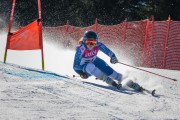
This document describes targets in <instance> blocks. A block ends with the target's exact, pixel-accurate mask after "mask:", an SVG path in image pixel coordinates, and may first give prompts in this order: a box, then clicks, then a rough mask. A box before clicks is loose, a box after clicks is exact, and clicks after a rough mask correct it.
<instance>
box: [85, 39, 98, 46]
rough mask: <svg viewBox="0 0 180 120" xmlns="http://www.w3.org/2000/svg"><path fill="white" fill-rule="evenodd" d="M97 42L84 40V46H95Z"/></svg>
mask: <svg viewBox="0 0 180 120" xmlns="http://www.w3.org/2000/svg"><path fill="white" fill-rule="evenodd" d="M96 44H97V41H95V40H86V45H96Z"/></svg>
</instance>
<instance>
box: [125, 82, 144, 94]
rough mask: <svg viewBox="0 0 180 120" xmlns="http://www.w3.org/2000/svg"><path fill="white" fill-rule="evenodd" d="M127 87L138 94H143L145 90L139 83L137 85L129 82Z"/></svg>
mask: <svg viewBox="0 0 180 120" xmlns="http://www.w3.org/2000/svg"><path fill="white" fill-rule="evenodd" d="M126 85H127V86H128V87H130V88H132V89H134V90H135V91H137V92H142V91H143V90H144V89H143V88H142V87H141V86H140V85H139V84H138V83H135V82H133V81H132V80H129V81H128V82H127V83H126Z"/></svg>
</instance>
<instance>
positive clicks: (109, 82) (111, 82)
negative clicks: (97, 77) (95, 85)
mask: <svg viewBox="0 0 180 120" xmlns="http://www.w3.org/2000/svg"><path fill="white" fill-rule="evenodd" d="M103 81H105V82H106V83H107V84H108V85H111V86H114V87H116V88H117V89H118V90H120V89H121V88H122V84H117V83H116V82H115V81H114V80H112V79H111V78H110V77H106V78H105V79H104V80H103Z"/></svg>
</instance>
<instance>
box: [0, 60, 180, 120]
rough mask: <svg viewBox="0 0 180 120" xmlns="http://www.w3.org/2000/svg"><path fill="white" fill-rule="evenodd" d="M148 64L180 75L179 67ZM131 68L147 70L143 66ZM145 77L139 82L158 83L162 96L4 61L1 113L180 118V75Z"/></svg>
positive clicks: (56, 119) (79, 119) (18, 118)
mask: <svg viewBox="0 0 180 120" xmlns="http://www.w3.org/2000/svg"><path fill="white" fill-rule="evenodd" d="M148 70H150V71H153V72H157V73H160V74H166V76H171V77H174V78H177V79H178V78H179V77H180V71H170V70H158V69H148ZM132 73H133V74H137V75H139V76H140V74H141V75H142V73H141V72H139V71H133V72H132V71H131V73H130V74H131V75H132V76H133V74H132ZM139 76H137V77H139ZM140 78H143V79H142V80H137V81H138V82H140V83H142V84H143V85H144V86H145V87H147V88H149V89H153V88H156V89H157V92H158V94H159V95H160V97H158V98H155V97H152V96H151V95H148V94H140V93H139V94H133V95H128V94H124V93H119V92H117V91H115V90H114V89H113V88H112V87H110V86H107V85H106V84H105V83H103V82H101V81H98V80H95V79H94V78H90V80H80V79H75V78H71V77H68V76H66V75H61V74H56V73H53V72H49V71H41V70H37V69H31V68H28V67H21V66H18V65H15V64H4V63H2V62H0V119H1V120H3V119H8V120H26V119H30V120H37V119H38V120H40V119H43V120H44V119H46V120H50V119H52V120H61V119H71V120H72V119H73V120H85V119H86V120H94V119H96V120H110V119H113V120H118V119H180V115H179V114H180V107H179V103H180V93H179V91H180V83H179V81H177V82H173V81H170V80H167V79H163V78H160V77H157V76H152V75H150V74H146V77H140ZM144 78H146V79H144Z"/></svg>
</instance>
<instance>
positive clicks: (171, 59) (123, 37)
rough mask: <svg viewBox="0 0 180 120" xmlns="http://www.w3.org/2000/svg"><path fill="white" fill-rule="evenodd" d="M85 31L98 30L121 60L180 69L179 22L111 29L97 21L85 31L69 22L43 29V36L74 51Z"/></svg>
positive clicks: (137, 23) (139, 23)
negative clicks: (123, 58)
mask: <svg viewBox="0 0 180 120" xmlns="http://www.w3.org/2000/svg"><path fill="white" fill-rule="evenodd" d="M86 30H94V31H96V32H97V33H98V36H99V41H102V42H103V43H105V44H106V45H107V46H108V47H110V48H112V49H113V51H115V53H119V54H118V55H120V56H119V58H122V57H127V58H129V59H131V60H132V61H133V62H134V65H136V66H139V67H153V68H163V69H173V70H180V21H172V20H167V21H154V20H153V19H152V21H150V20H148V19H147V20H142V21H135V22H127V21H124V22H123V23H120V24H117V25H109V26H107V25H101V24H98V23H97V21H96V22H95V24H93V25H92V26H89V27H83V28H82V27H76V26H71V25H69V24H68V22H67V24H66V25H64V26H58V27H44V28H43V34H44V36H45V37H51V40H53V41H55V42H59V43H61V44H63V45H64V46H65V47H69V48H73V49H75V47H76V46H77V45H78V40H79V39H80V38H81V37H82V36H83V34H84V32H85V31H86ZM120 60H121V59H120Z"/></svg>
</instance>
